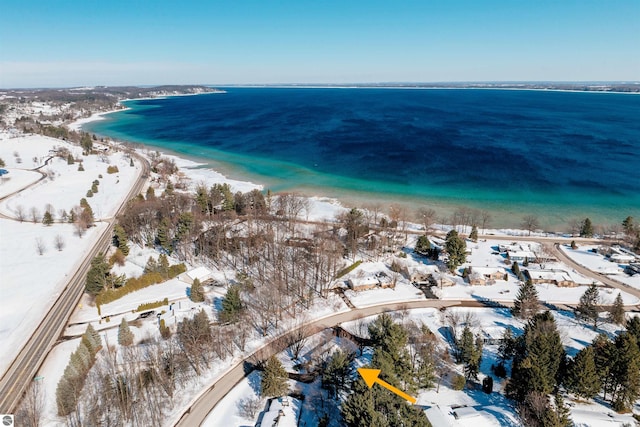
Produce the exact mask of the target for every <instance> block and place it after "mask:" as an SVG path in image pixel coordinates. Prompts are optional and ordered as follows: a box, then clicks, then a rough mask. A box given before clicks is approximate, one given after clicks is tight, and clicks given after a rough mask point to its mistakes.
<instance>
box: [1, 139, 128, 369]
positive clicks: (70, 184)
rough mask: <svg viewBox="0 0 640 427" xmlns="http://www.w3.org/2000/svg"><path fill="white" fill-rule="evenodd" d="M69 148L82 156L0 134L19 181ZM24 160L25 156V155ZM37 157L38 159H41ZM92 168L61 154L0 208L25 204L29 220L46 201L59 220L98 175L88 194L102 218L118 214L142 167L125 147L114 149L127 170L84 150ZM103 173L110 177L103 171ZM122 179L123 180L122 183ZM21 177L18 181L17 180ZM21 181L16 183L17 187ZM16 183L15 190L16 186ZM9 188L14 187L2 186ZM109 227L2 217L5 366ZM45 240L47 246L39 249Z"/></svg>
mask: <svg viewBox="0 0 640 427" xmlns="http://www.w3.org/2000/svg"><path fill="white" fill-rule="evenodd" d="M56 146H57V147H62V146H65V147H67V148H68V149H69V150H70V151H71V152H73V153H76V154H77V155H78V157H82V156H81V153H80V149H79V148H78V147H76V146H73V145H71V144H68V143H66V142H64V141H61V140H57V139H53V138H47V137H43V136H39V135H31V136H23V137H17V138H15V137H14V138H9V137H8V135H7V134H2V135H0V158H2V159H3V160H4V161H5V163H6V165H7V169H8V170H9V175H11V176H12V177H15V182H16V184H15V185H14V184H13V183H12V184H8V183H5V184H4V185H12V186H14V187H20V188H22V187H24V186H26V185H29V183H33V182H34V181H37V180H38V179H39V178H40V176H41V175H40V174H39V173H37V172H32V171H28V170H27V169H32V168H34V167H38V166H40V165H41V164H43V163H44V161H45V160H46V159H47V158H48V157H50V150H52V149H54V147H56ZM18 159H21V160H20V161H19V160H18ZM34 159H35V161H34ZM82 159H83V164H84V168H85V171H84V172H79V171H78V170H77V168H78V164H77V163H76V164H75V165H67V162H66V160H63V159H59V158H55V159H53V160H52V161H51V162H50V164H47V165H46V166H44V167H43V168H42V169H41V170H42V171H44V172H48V173H50V174H51V176H54V178H53V179H51V178H46V179H44V180H42V181H39V182H37V183H36V184H35V185H34V186H33V187H29V188H28V189H26V190H25V191H23V192H21V193H18V194H16V195H13V196H11V197H9V198H8V199H6V200H4V201H3V202H2V203H0V212H2V213H3V214H5V215H6V216H8V217H15V216H16V209H17V207H18V206H22V207H23V208H24V210H25V214H26V220H30V216H31V213H30V210H31V208H32V207H33V208H35V209H36V210H37V211H38V214H39V216H40V217H41V215H42V214H43V212H44V210H45V206H46V205H48V204H51V205H52V206H53V212H52V213H53V216H54V220H57V219H58V214H59V212H60V210H61V209H65V210H67V212H69V211H70V210H71V208H73V207H74V206H76V205H78V204H79V202H80V198H82V197H85V195H86V192H87V190H88V189H90V188H91V184H92V182H93V181H94V180H95V179H98V180H99V181H100V185H99V192H98V194H96V195H95V196H94V197H93V198H89V199H88V200H89V204H90V205H91V206H92V208H93V210H94V214H95V215H96V217H100V216H101V215H112V214H113V213H114V212H115V210H116V208H117V207H118V205H119V204H120V202H121V201H122V200H123V199H124V197H125V195H126V194H127V193H128V191H129V189H130V185H131V184H132V183H133V182H134V177H135V176H136V175H137V173H138V171H139V166H136V167H130V166H129V162H128V160H127V161H125V160H124V159H123V158H122V155H121V154H119V153H116V154H113V155H111V156H108V159H109V161H110V163H111V164H114V165H116V164H117V165H118V167H119V169H120V170H121V171H122V172H121V173H120V174H113V175H110V174H107V173H106V168H107V164H106V163H104V162H102V161H101V160H100V159H99V156H97V155H92V156H85V157H82ZM99 174H102V175H103V178H98V175H99ZM118 180H120V181H119V182H118ZM18 183H19V184H18ZM15 189H17V188H14V190H15ZM14 190H12V191H14ZM0 191H1V192H3V193H4V194H8V193H11V191H8V190H4V189H2V186H1V185H0ZM105 228H106V224H105V223H101V222H97V223H96V226H95V227H91V228H90V229H88V230H87V232H86V234H84V236H82V237H78V236H77V234H75V232H74V226H73V225H72V224H66V223H54V224H53V225H51V226H45V225H43V224H42V223H40V222H37V223H31V222H26V221H25V222H18V221H14V220H10V219H5V218H2V219H0V236H1V237H2V245H1V246H0V276H1V277H2V279H1V280H2V302H3V309H2V310H0V325H1V326H0V342H2V343H3V351H2V353H0V372H4V370H5V369H6V368H7V367H8V365H9V363H10V362H11V361H12V360H13V358H14V357H15V355H16V354H17V352H18V351H19V349H20V348H21V347H22V345H23V344H24V340H25V337H28V336H30V335H31V333H32V332H33V331H34V330H35V328H36V327H37V325H38V323H39V322H40V321H41V319H42V316H43V313H45V312H46V311H47V310H48V308H49V307H50V306H51V304H52V303H53V302H54V301H55V299H56V298H57V297H58V295H59V294H60V291H61V290H62V288H63V287H64V286H65V285H66V283H67V280H68V279H69V278H70V277H71V275H72V274H73V272H75V270H76V269H77V267H78V266H79V264H80V263H81V261H82V259H83V258H84V256H85V254H86V253H87V251H88V250H89V248H90V247H91V246H92V245H93V243H94V242H95V240H96V239H97V238H98V236H99V235H100V234H101V233H102V232H103V231H104V229H105ZM56 240H59V241H61V242H62V246H63V247H62V249H61V250H58V249H57V248H56V244H55V242H56ZM38 246H40V247H41V248H42V255H40V254H39V250H38Z"/></svg>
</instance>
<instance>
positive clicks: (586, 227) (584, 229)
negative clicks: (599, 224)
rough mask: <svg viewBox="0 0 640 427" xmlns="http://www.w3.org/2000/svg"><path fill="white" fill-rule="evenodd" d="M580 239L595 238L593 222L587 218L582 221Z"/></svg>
mask: <svg viewBox="0 0 640 427" xmlns="http://www.w3.org/2000/svg"><path fill="white" fill-rule="evenodd" d="M580 237H593V224H591V220H590V219H589V218H585V219H584V221H582V226H581V227H580Z"/></svg>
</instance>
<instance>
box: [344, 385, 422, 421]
mask: <svg viewBox="0 0 640 427" xmlns="http://www.w3.org/2000/svg"><path fill="white" fill-rule="evenodd" d="M340 409H341V413H342V418H343V421H344V425H345V426H347V427H361V426H376V427H392V426H411V427H429V426H430V425H431V424H429V421H428V419H427V417H426V415H425V414H424V411H422V410H420V409H419V408H417V407H415V406H413V405H409V404H408V403H407V402H406V401H405V400H403V399H402V398H400V397H398V396H396V395H394V394H393V393H389V392H388V390H385V389H384V388H382V387H378V386H374V387H372V388H368V387H367V385H366V384H365V383H364V381H363V380H362V379H361V378H359V379H358V380H357V381H355V382H354V387H353V392H352V393H351V394H349V396H348V397H347V399H346V400H345V401H344V402H343V404H342V406H341V408H340Z"/></svg>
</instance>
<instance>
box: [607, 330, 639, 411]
mask: <svg viewBox="0 0 640 427" xmlns="http://www.w3.org/2000/svg"><path fill="white" fill-rule="evenodd" d="M614 345H615V350H616V358H615V363H614V364H613V366H612V367H611V377H612V381H613V387H612V390H613V394H612V396H611V398H612V399H611V400H612V404H613V409H615V410H616V411H618V412H622V411H628V410H630V409H631V408H632V407H633V404H634V402H635V401H636V399H638V397H640V350H639V349H638V344H637V342H636V339H635V337H634V336H633V335H631V334H630V333H628V332H623V333H621V334H620V335H618V336H617V337H616V340H615V343H614Z"/></svg>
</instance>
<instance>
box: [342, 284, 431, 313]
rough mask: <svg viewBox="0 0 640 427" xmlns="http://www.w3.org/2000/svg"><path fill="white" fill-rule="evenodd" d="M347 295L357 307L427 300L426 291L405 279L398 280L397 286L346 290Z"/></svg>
mask: <svg viewBox="0 0 640 427" xmlns="http://www.w3.org/2000/svg"><path fill="white" fill-rule="evenodd" d="M345 295H346V296H347V298H349V300H350V301H351V302H352V303H353V305H355V306H356V307H357V308H362V307H368V306H371V305H378V304H385V303H390V302H398V301H416V300H425V299H426V297H425V296H424V293H423V292H422V291H421V290H420V289H418V288H416V287H415V286H413V285H411V284H409V283H406V282H405V281H402V282H398V283H397V284H396V287H395V288H393V289H392V288H386V289H371V290H368V291H360V292H355V291H351V290H349V291H346V292H345Z"/></svg>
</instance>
